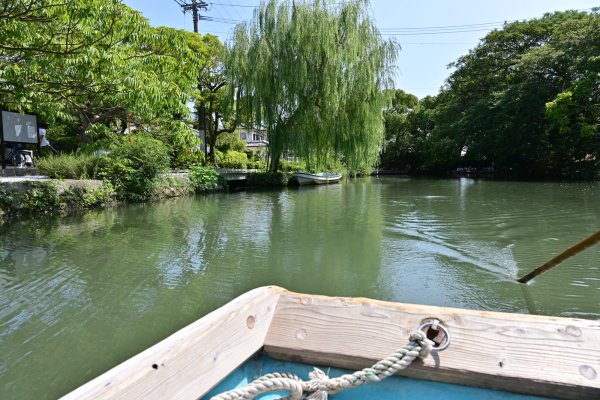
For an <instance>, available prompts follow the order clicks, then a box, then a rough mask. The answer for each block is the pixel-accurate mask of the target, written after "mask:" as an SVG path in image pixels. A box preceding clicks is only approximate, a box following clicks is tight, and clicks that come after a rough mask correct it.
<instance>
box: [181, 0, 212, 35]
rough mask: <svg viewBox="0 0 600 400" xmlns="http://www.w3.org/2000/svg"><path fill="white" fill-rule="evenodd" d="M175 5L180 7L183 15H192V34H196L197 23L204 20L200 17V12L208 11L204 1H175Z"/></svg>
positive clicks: (203, 17)
mask: <svg viewBox="0 0 600 400" xmlns="http://www.w3.org/2000/svg"><path fill="white" fill-rule="evenodd" d="M175 3H177V4H178V5H179V7H181V10H182V11H183V13H184V14H187V13H189V12H191V13H192V20H193V21H194V32H196V33H198V21H199V20H204V19H206V17H205V16H203V15H200V11H206V10H208V3H207V2H206V1H204V0H175Z"/></svg>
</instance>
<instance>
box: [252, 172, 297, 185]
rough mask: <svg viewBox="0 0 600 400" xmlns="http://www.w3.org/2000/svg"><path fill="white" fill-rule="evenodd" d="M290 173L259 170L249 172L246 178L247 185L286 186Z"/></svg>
mask: <svg viewBox="0 0 600 400" xmlns="http://www.w3.org/2000/svg"><path fill="white" fill-rule="evenodd" d="M291 177H292V174H291V173H287V172H261V173H258V174H249V175H248V178H247V180H246V185H248V187H284V186H287V185H288V183H289V181H290V178H291Z"/></svg>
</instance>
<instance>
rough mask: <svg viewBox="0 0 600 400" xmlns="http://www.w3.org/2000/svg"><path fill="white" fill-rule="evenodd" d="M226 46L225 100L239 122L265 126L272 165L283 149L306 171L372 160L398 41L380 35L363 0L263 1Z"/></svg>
mask: <svg viewBox="0 0 600 400" xmlns="http://www.w3.org/2000/svg"><path fill="white" fill-rule="evenodd" d="M227 50H228V51H227V56H226V65H227V75H228V77H229V79H230V82H231V83H232V85H231V86H230V94H231V96H230V98H231V99H234V100H235V102H236V105H237V106H238V110H245V111H246V113H245V115H244V122H245V124H247V125H248V126H258V127H261V128H262V127H264V128H266V130H267V133H268V140H269V145H268V146H269V147H268V149H269V153H270V160H271V162H270V169H271V170H277V169H278V166H279V160H280V157H281V155H282V154H283V153H284V152H285V151H291V152H293V154H295V155H298V156H301V157H303V158H304V159H305V160H306V161H307V164H308V165H309V166H310V167H312V168H318V167H320V166H322V165H324V164H325V163H326V162H327V161H328V160H331V159H332V158H341V159H343V161H344V162H345V163H346V164H347V165H348V167H349V168H350V169H351V170H355V171H356V170H359V169H361V168H366V167H370V166H371V165H372V164H373V163H374V162H375V160H376V158H377V155H378V150H379V146H380V144H381V142H382V139H383V134H384V127H383V119H382V109H383V106H384V103H385V96H384V94H383V89H385V88H387V87H389V86H390V85H391V77H392V72H393V68H394V62H395V59H396V55H397V46H396V45H395V44H394V43H393V42H391V41H385V40H383V39H382V37H381V35H380V33H379V31H378V30H377V28H376V27H375V24H374V23H373V20H372V19H371V18H370V15H369V1H368V0H352V1H348V2H342V3H339V2H334V1H330V0H319V1H308V0H301V1H291V0H284V1H281V2H278V1H276V0H269V1H266V2H263V3H261V5H260V7H259V8H258V9H257V10H256V11H255V14H254V19H253V20H252V22H250V23H247V24H241V25H238V26H237V27H236V28H235V33H234V38H233V41H232V43H231V45H229V46H228V48H227Z"/></svg>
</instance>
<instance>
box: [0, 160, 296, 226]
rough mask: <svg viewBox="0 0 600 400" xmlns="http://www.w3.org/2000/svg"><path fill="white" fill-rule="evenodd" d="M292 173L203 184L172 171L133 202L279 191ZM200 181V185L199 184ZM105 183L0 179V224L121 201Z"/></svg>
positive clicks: (101, 181) (257, 175)
mask: <svg viewBox="0 0 600 400" xmlns="http://www.w3.org/2000/svg"><path fill="white" fill-rule="evenodd" d="M291 177H292V173H288V172H277V173H271V172H262V173H252V174H249V175H248V176H247V178H246V179H245V180H244V181H230V182H229V184H228V183H227V182H226V181H225V179H222V180H221V181H220V182H217V181H216V180H215V182H212V183H211V184H207V183H206V178H205V179H204V181H203V179H202V177H200V178H194V177H191V176H190V173H189V172H187V171H183V172H172V173H168V174H163V175H160V176H159V177H157V179H156V181H155V182H154V188H153V192H152V195H150V196H148V197H145V198H139V199H138V200H137V201H135V202H136V203H139V202H149V201H156V200H161V199H167V198H173V197H182V196H190V195H195V194H201V193H213V192H216V191H221V190H226V189H227V188H228V187H231V188H244V189H258V188H281V187H286V186H288V185H289V184H290V179H291ZM199 181H201V183H199ZM123 197H124V196H123V195H122V194H120V193H118V191H117V190H116V189H115V187H114V185H113V184H112V183H111V182H110V181H108V180H97V179H85V180H84V179H50V178H48V177H46V176H41V175H34V176H10V177H0V222H3V220H6V219H9V218H16V217H20V216H24V215H35V214H51V213H68V212H70V211H77V210H85V209H91V208H97V207H106V206H111V205H116V204H120V203H126V202H132V201H131V200H127V201H126V200H123Z"/></svg>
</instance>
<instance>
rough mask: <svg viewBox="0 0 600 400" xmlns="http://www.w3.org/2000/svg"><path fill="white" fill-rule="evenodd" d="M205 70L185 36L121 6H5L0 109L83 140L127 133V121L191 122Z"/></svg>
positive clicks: (38, 1)
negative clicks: (68, 129)
mask: <svg viewBox="0 0 600 400" xmlns="http://www.w3.org/2000/svg"><path fill="white" fill-rule="evenodd" d="M201 62H202V58H201V57H200V56H199V55H198V54H197V52H195V51H194V49H193V45H192V44H191V42H190V40H189V36H187V35H186V33H184V32H182V31H177V30H175V29H171V28H164V27H161V28H153V27H151V26H150V25H149V23H148V21H147V20H146V19H145V18H143V17H142V16H141V15H140V14H139V13H138V12H137V11H134V10H132V9H130V8H129V7H127V6H125V5H124V4H122V3H121V1H119V0H71V1H61V0H6V1H3V2H2V5H1V6H0V104H1V105H2V106H3V107H5V108H10V109H14V110H19V111H30V112H36V113H38V114H39V115H40V116H41V117H42V119H43V120H45V121H46V122H48V123H51V124H56V123H59V122H60V123H70V124H71V125H75V126H78V127H79V128H78V129H79V131H80V133H82V132H87V133H88V134H92V135H93V134H94V133H102V132H106V131H123V130H124V126H125V123H124V121H127V115H128V114H130V115H131V116H132V117H133V122H134V123H135V124H136V126H137V127H139V128H143V127H144V126H148V125H151V124H152V123H153V122H155V121H157V120H159V119H161V118H162V119H168V120H170V121H173V120H177V118H174V116H179V117H180V118H179V119H181V117H185V116H186V115H187V114H188V109H187V106H186V102H187V101H188V100H189V98H190V96H191V95H192V93H193V90H194V89H195V83H196V72H197V70H198V69H199V68H200V65H201ZM173 125H176V124H174V123H173V122H171V128H173ZM175 128H177V129H179V131H180V132H181V133H182V134H188V135H189V132H190V131H189V129H188V128H187V126H186V125H185V124H180V126H178V127H175Z"/></svg>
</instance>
